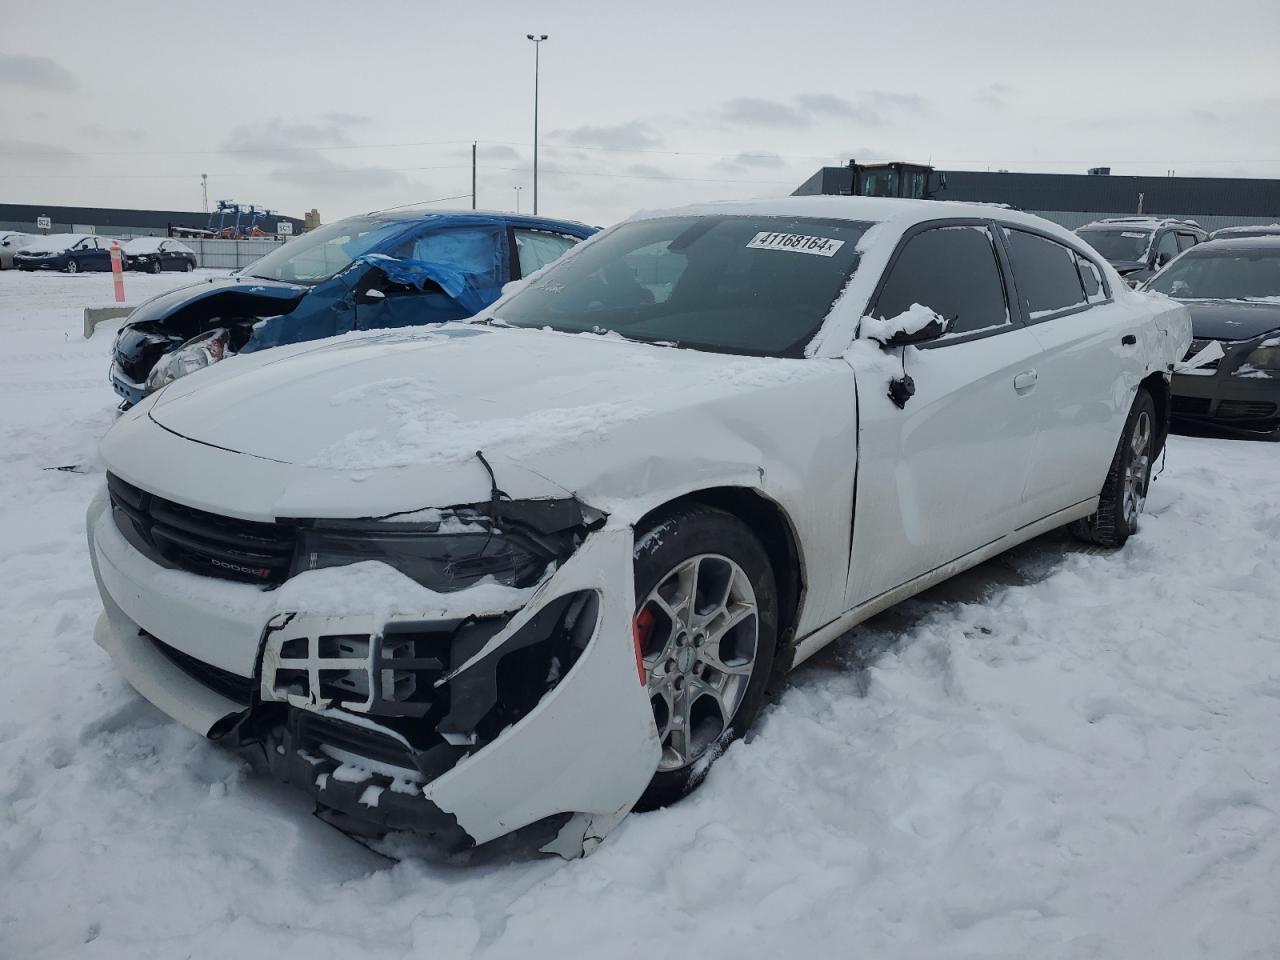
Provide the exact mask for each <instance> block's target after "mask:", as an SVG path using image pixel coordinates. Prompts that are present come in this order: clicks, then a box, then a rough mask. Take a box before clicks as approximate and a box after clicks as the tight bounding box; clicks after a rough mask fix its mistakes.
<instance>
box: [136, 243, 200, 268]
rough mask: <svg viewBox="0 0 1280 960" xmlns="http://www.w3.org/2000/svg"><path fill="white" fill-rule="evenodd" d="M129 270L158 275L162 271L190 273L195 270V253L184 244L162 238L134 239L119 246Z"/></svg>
mask: <svg viewBox="0 0 1280 960" xmlns="http://www.w3.org/2000/svg"><path fill="white" fill-rule="evenodd" d="M120 252H121V254H122V255H123V256H124V258H125V267H126V268H127V269H129V270H142V271H145V272H146V273H159V272H160V271H162V270H181V271H183V272H185V273H190V272H191V271H192V270H194V269H195V268H196V252H195V251H194V250H192V249H191V248H190V247H188V246H187V245H186V244H185V243H182V242H181V241H178V240H169V239H167V238H164V237H134V238H133V239H132V240H126V241H125V242H124V243H123V244H121V245H120Z"/></svg>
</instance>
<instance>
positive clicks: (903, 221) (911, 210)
mask: <svg viewBox="0 0 1280 960" xmlns="http://www.w3.org/2000/svg"><path fill="white" fill-rule="evenodd" d="M675 216H686V217H687V216H757V217H818V218H824V217H825V218H829V219H833V220H857V221H862V222H865V223H885V224H892V225H893V226H896V227H901V228H902V229H904V230H905V229H907V228H909V227H912V226H914V225H915V224H918V223H927V222H929V221H933V220H948V219H974V220H998V221H1000V222H1001V223H1008V224H1021V225H1023V226H1027V227H1033V228H1035V229H1037V230H1042V231H1045V232H1048V233H1053V234H1055V235H1058V236H1061V237H1062V238H1063V239H1065V240H1068V241H1072V242H1074V243H1079V238H1078V237H1076V236H1075V235H1074V234H1073V233H1072V232H1071V231H1069V230H1067V229H1066V228H1064V227H1060V226H1058V225H1057V224H1055V223H1053V222H1051V221H1049V220H1046V219H1044V218H1043V217H1037V216H1036V215H1035V214H1031V213H1023V212H1022V211H1020V210H1012V209H1008V208H1006V207H1000V206H995V205H993V204H989V203H966V202H961V201H953V200H906V199H898V198H890V197H841V196H822V195H814V196H804V197H778V198H776V199H764V200H722V201H716V202H711V203H697V204H692V205H690V206H687V207H673V208H669V209H661V210H642V211H640V212H639V213H636V214H635V215H633V216H632V217H631V218H630V219H632V220H648V219H656V218H660V217H675Z"/></svg>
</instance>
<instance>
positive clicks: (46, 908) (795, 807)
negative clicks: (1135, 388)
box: [0, 272, 1280, 960]
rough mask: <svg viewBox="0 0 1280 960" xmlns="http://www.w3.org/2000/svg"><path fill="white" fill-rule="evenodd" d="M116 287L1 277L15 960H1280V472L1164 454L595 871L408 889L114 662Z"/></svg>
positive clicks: (433, 868)
mask: <svg viewBox="0 0 1280 960" xmlns="http://www.w3.org/2000/svg"><path fill="white" fill-rule="evenodd" d="M187 279H188V278H181V279H179V278H177V277H170V276H165V275H158V276H155V277H151V276H142V277H138V278H136V281H135V279H134V278H133V277H131V278H130V283H134V282H138V283H140V284H145V289H143V287H140V288H139V289H140V291H141V292H158V291H159V290H161V289H165V288H166V285H168V286H175V285H177V284H179V283H185V282H187ZM98 281H100V283H99V282H98ZM109 285H110V277H109V276H108V275H93V274H89V275H84V276H75V277H65V276H55V275H43V274H18V275H15V274H10V273H8V272H6V273H4V274H0V334H3V336H4V338H5V344H6V352H5V354H4V356H3V357H0V391H3V393H4V394H5V397H4V399H5V400H6V402H5V403H4V405H3V406H2V407H0V452H2V454H3V455H2V456H0V484H2V485H3V487H2V489H3V494H4V496H3V497H2V498H0V528H2V529H3V530H4V531H5V539H4V550H3V552H2V553H0V578H2V582H3V583H4V585H5V586H4V602H3V603H2V604H0V654H2V655H3V662H4V664H5V669H6V677H5V680H6V682H5V695H4V699H3V707H0V770H3V771H4V774H3V776H2V777H0V956H3V957H23V958H31V960H39V958H56V960H62V958H66V957H71V956H77V957H78V956H85V957H108V958H117V957H129V958H131V960H133V958H138V960H141V958H165V960H169V958H173V957H187V956H191V957H197V958H201V960H203V958H220V957H226V958H236V960H243V958H245V957H263V956H272V955H279V956H307V957H310V958H325V957H334V958H339V957H340V958H348V957H352V956H360V957H369V958H377V960H381V958H395V957H408V956H433V957H466V956H477V957H484V958H520V960H538V958H542V957H549V958H550V957H554V958H556V960H563V958H565V957H600V958H615V957H639V956H662V955H665V954H675V953H679V954H688V955H693V956H697V957H700V958H701V957H705V958H713V960H715V958H722V957H723V958H730V957H732V958H734V960H741V958H742V957H756V956H768V955H773V954H781V955H784V956H795V957H827V956H830V957H835V956H848V955H851V954H856V955H860V956H867V957H907V958H916V957H928V958H942V957H983V958H987V957H993V956H1006V957H1019V958H1028V957H1032V958H1059V957H1071V958H1116V960H1133V958H1139V957H1160V958H1162V960H1166V958H1167V960H1181V958H1188V957H1205V958H1212V960H1236V958H1246V957H1257V958H1260V957H1264V956H1274V952H1275V947H1276V944H1277V943H1280V911H1278V905H1280V814H1278V812H1277V804H1278V802H1280V801H1278V799H1277V797H1278V793H1277V784H1280V749H1277V746H1278V744H1277V736H1278V735H1277V731H1278V730H1280V631H1278V630H1277V628H1276V613H1275V611H1276V610H1277V609H1280V488H1278V487H1277V484H1276V477H1277V475H1278V474H1280V470H1278V467H1280V448H1277V447H1276V446H1274V445H1268V444H1252V443H1242V442H1231V441H1222V440H1206V439H1194V438H1187V437H1179V436H1175V437H1173V438H1171V442H1170V451H1169V458H1168V469H1167V471H1166V472H1165V474H1164V475H1163V476H1162V477H1161V479H1160V480H1159V481H1157V483H1156V484H1155V486H1154V488H1153V490H1152V495H1151V499H1150V501H1149V504H1148V507H1149V510H1150V513H1149V515H1148V516H1147V517H1146V518H1145V519H1144V523H1143V529H1142V531H1141V533H1140V534H1139V536H1138V537H1136V538H1135V539H1133V540H1131V541H1130V543H1129V545H1128V546H1127V547H1126V548H1125V549H1124V550H1123V551H1121V552H1119V553H1107V552H1103V551H1095V550H1090V549H1082V548H1080V547H1078V546H1076V545H1074V544H1072V543H1071V542H1070V541H1068V540H1066V539H1065V538H1062V537H1057V536H1050V537H1044V538H1041V539H1039V540H1037V541H1035V542H1033V543H1031V544H1028V545H1026V546H1024V547H1022V548H1020V549H1018V550H1017V551H1015V552H1014V553H1013V554H1011V555H1006V556H1005V557H1003V558H999V559H997V560H995V561H993V562H991V563H988V564H985V565H984V566H983V567H981V568H979V570H977V571H974V572H972V573H970V574H968V575H965V576H964V577H962V578H960V579H958V580H954V581H951V582H950V583H948V584H946V585H944V586H942V587H939V588H938V589H936V590H934V591H932V592H931V593H930V594H928V595H926V596H925V597H923V598H921V599H919V600H917V601H913V602H911V603H909V604H907V605H906V606H904V607H900V608H898V609H896V610H894V611H891V612H889V613H887V614H884V615H882V616H881V617H879V618H877V619H876V620H875V621H873V622H871V623H870V624H868V625H866V626H865V627H864V628H863V629H860V630H859V631H858V632H857V633H856V634H855V635H854V636H853V637H851V638H849V639H847V640H845V641H843V642H841V643H840V644H837V645H836V646H835V647H834V648H832V649H831V650H829V651H827V652H824V653H823V654H820V655H819V656H818V657H816V658H814V660H811V661H809V662H808V663H806V664H805V665H804V667H803V668H802V669H801V670H800V672H799V673H798V674H797V675H795V676H794V677H793V678H792V680H791V682H790V683H789V685H788V687H787V689H786V691H785V692H784V693H783V694H782V696H781V697H780V698H779V699H778V701H777V702H776V703H774V704H773V705H772V706H770V707H769V708H767V709H766V710H765V712H764V715H763V718H762V722H761V724H760V727H759V729H758V732H757V734H756V736H755V737H754V738H753V739H752V740H751V742H749V743H739V744H736V745H735V746H733V747H732V748H731V749H730V750H729V751H728V752H727V754H726V755H725V757H724V758H723V760H722V762H721V763H720V764H718V765H717V766H716V767H715V768H714V769H713V770H712V772H711V774H710V776H709V778H708V780H707V782H706V784H705V785H704V786H703V788H702V789H701V791H700V792H699V793H698V794H696V795H695V796H693V797H691V798H690V799H689V800H688V801H687V802H684V803H681V804H679V805H677V806H675V807H672V808H670V809H667V810H663V811H659V812H655V813H649V814H644V815H641V816H633V817H631V818H630V819H629V820H628V821H627V822H626V823H624V824H623V825H622V826H621V827H620V828H619V829H618V830H617V831H615V832H614V833H613V834H612V835H611V836H610V837H609V839H608V841H607V842H606V843H605V844H604V845H603V846H602V847H601V848H600V849H599V850H598V851H597V852H596V853H595V854H594V855H593V856H591V857H590V858H588V859H587V860H583V861H577V862H573V863H564V862H561V861H559V860H555V859H551V860H546V859H529V858H527V857H526V856H524V854H523V852H522V851H520V850H519V849H518V848H514V847H512V846H503V845H500V846H498V847H497V848H496V849H494V850H489V851H484V852H482V853H476V854H473V855H472V856H470V857H468V858H463V859H462V860H450V859H448V858H445V857H444V856H443V855H442V854H440V853H439V852H438V851H433V850H432V849H431V848H430V847H429V846H428V845H426V844H423V843H420V842H417V841H415V840H411V839H404V838H402V839H400V840H399V841H398V842H397V843H396V844H395V845H394V848H393V849H394V852H396V853H397V854H398V855H399V856H400V857H401V860H400V862H399V863H398V864H393V863H391V862H389V861H387V860H385V859H383V858H381V857H379V856H375V855H374V854H372V853H370V852H369V851H367V850H365V849H364V848H362V847H360V846H358V845H356V844H354V843H353V842H351V841H350V840H348V839H346V838H345V837H343V836H342V835H340V834H338V833H336V832H334V831H333V830H332V829H330V828H328V827H326V826H324V825H323V824H321V823H320V822H319V821H317V820H315V819H313V818H312V817H311V816H310V815H309V814H310V808H309V807H308V806H307V805H306V803H305V802H304V801H303V800H302V799H301V798H300V797H298V796H296V795H295V794H294V793H292V792H291V791H289V790H287V789H284V788H281V787H279V786H277V785H276V784H274V783H271V782H269V781H267V780H265V779H262V778H259V777H257V776H254V775H251V774H250V773H249V772H248V771H247V768H246V767H245V766H244V765H243V763H242V762H241V761H240V760H238V759H237V758H235V757H234V756H231V755H229V754H227V753H226V752H224V751H223V750H221V749H219V748H217V747H215V746H213V745H212V744H209V743H207V742H205V741H202V740H199V739H197V738H195V737H194V736H192V735H191V734H190V733H188V732H187V731H186V730H184V729H183V728H181V727H179V726H178V725H177V724H176V723H173V722H171V721H169V720H168V719H166V718H165V717H164V716H163V715H162V714H160V713H159V711H157V710H155V709H153V708H152V707H150V706H149V705H147V704H146V703H145V702H143V701H141V700H140V699H139V698H138V697H137V696H136V695H135V694H134V693H133V692H132V691H131V690H130V689H129V688H128V686H127V685H126V684H125V682H124V681H123V680H122V679H121V677H120V675H119V674H118V672H117V671H115V670H114V669H113V668H112V666H111V664H110V662H109V661H108V659H107V657H106V655H105V654H103V653H102V652H101V651H100V650H98V649H97V648H96V647H95V646H94V645H93V644H92V641H91V639H90V635H91V633H92V628H93V623H94V620H95V618H96V616H97V612H98V598H97V594H96V591H95V590H94V587H93V583H92V578H91V575H90V572H89V568H88V563H87V561H86V558H85V555H84V553H85V548H84V533H83V514H84V508H85V505H86V503H87V501H88V499H89V498H90V496H91V495H92V493H93V491H94V490H96V488H97V487H98V485H99V484H100V483H101V476H100V474H98V472H97V471H98V468H97V467H96V465H95V461H94V450H95V447H96V442H97V438H98V437H99V436H100V434H101V433H102V432H103V431H104V430H105V429H106V428H107V427H108V426H109V425H110V423H111V422H112V413H111V410H112V407H113V405H114V396H113V394H112V392H111V389H110V387H109V386H108V384H107V383H106V375H105V371H106V362H107V351H108V350H109V348H110V337H109V336H107V337H95V338H94V339H93V340H89V341H85V340H82V339H80V338H79V309H80V308H81V307H82V306H83V305H84V303H86V302H93V300H94V299H102V297H103V295H104V291H106V296H108V297H109V295H110V293H109V289H110V287H109ZM864 346H866V347H868V348H871V347H872V346H873V345H872V344H869V343H867V344H864ZM71 464H86V465H87V469H88V471H89V472H88V474H87V475H82V474H76V473H68V472H63V471H50V470H46V469H44V468H46V467H49V466H54V465H71ZM583 735H584V736H590V735H591V731H590V730H584V732H583Z"/></svg>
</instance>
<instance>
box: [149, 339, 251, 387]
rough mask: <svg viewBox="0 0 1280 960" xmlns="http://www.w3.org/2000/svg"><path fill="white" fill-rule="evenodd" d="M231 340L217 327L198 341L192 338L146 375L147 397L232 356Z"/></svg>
mask: <svg viewBox="0 0 1280 960" xmlns="http://www.w3.org/2000/svg"><path fill="white" fill-rule="evenodd" d="M230 339H231V335H230V333H228V331H227V329H226V327H216V328H215V329H213V330H210V331H208V332H207V333H202V334H200V335H199V336H198V337H192V338H191V339H190V340H188V341H187V342H186V343H184V344H183V345H182V346H180V347H178V348H177V349H176V350H171V351H169V352H168V353H166V354H165V355H164V356H163V357H161V358H160V360H159V361H158V362H157V363H156V365H155V366H154V367H152V368H151V372H150V373H148V374H147V381H146V383H145V384H144V386H145V387H146V389H147V393H152V392H154V391H156V390H159V389H160V388H161V387H163V386H165V385H166V384H170V383H173V381H175V380H177V379H178V378H179V377H185V376H186V375H187V374H189V373H195V372H196V371H197V370H200V369H202V368H204V367H207V366H210V365H212V364H215V363H217V362H218V361H219V360H221V359H222V358H223V357H225V356H226V355H227V354H229V353H230V352H231V349H230Z"/></svg>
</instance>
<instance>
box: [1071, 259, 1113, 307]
mask: <svg viewBox="0 0 1280 960" xmlns="http://www.w3.org/2000/svg"><path fill="white" fill-rule="evenodd" d="M1076 266H1077V267H1078V268H1079V270H1080V280H1081V281H1082V282H1083V283H1084V294H1085V296H1086V297H1087V298H1088V300H1089V302H1090V303H1097V302H1099V301H1100V300H1105V299H1107V288H1106V286H1105V285H1104V284H1103V282H1102V273H1101V271H1099V270H1098V268H1097V266H1096V265H1095V264H1094V262H1093V261H1092V260H1090V259H1089V258H1088V257H1084V256H1081V255H1080V254H1078V253H1077V254H1076Z"/></svg>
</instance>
